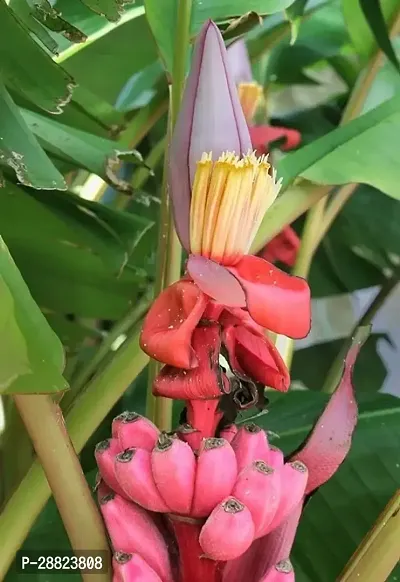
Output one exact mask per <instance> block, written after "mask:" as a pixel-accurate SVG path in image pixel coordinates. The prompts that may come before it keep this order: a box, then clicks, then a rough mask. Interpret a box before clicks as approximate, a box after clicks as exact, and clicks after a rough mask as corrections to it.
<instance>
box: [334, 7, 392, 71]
mask: <svg viewBox="0 0 400 582" xmlns="http://www.w3.org/2000/svg"><path fill="white" fill-rule="evenodd" d="M365 5H368V6H367V8H368V9H369V10H370V11H371V15H372V13H374V16H373V18H374V20H376V19H377V18H379V17H380V15H378V11H380V12H381V15H383V19H384V20H383V21H382V18H380V22H379V35H380V37H381V36H382V35H385V36H386V41H385V42H386V44H387V42H388V40H389V39H388V35H387V29H388V27H389V26H390V23H391V22H393V20H394V18H395V17H396V14H398V10H399V3H398V0H366V2H365ZM342 7H343V15H344V18H345V21H346V25H347V29H348V31H349V35H350V37H351V40H352V43H353V46H354V48H355V49H356V51H357V53H358V54H359V56H360V57H361V59H362V61H363V62H367V61H368V59H369V58H370V57H371V56H372V55H373V54H374V53H375V52H376V50H377V46H378V45H379V43H377V40H376V34H375V35H374V32H373V31H372V29H371V27H370V25H369V23H368V20H367V18H366V15H365V12H364V11H363V8H362V2H361V1H354V0H342ZM374 26H377V22H376V21H375V22H374ZM383 27H385V32H384V31H383ZM389 42H390V41H389Z"/></svg>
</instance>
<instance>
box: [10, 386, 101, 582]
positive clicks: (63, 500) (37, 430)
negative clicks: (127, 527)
mask: <svg viewBox="0 0 400 582" xmlns="http://www.w3.org/2000/svg"><path fill="white" fill-rule="evenodd" d="M14 401H15V404H16V406H17V408H18V411H19V413H20V415H21V418H22V420H23V422H24V424H25V427H26V429H27V431H28V433H29V436H30V437H31V439H32V442H33V446H34V448H35V450H36V454H37V456H38V460H39V461H40V463H41V465H42V467H43V470H44V472H45V475H46V479H47V481H48V484H49V485H50V487H51V490H52V493H53V495H54V499H55V502H56V504H57V507H58V510H59V512H60V515H61V518H62V520H63V523H64V526H65V529H66V531H67V534H68V537H69V539H70V542H71V546H72V548H73V549H74V550H90V551H93V553H94V554H95V553H96V552H97V551H101V552H107V554H108V552H109V547H108V543H107V538H106V533H105V530H104V526H103V522H102V519H101V517H100V514H99V512H98V510H97V507H96V505H95V502H94V500H93V498H92V495H91V492H90V489H89V486H88V484H87V482H86V479H85V476H84V474H83V472H82V468H81V465H80V463H79V460H78V457H77V456H76V453H75V451H74V448H73V446H72V443H71V441H70V439H69V436H68V433H67V431H66V429H65V425H64V419H63V416H62V412H61V409H60V407H59V406H58V405H57V404H56V403H55V402H53V400H52V399H51V397H50V396H46V395H43V394H23V395H22V394H21V395H20V394H16V395H14ZM31 495H32V493H31ZM21 507H22V509H23V510H24V509H25V504H22V505H21ZM7 535H9V532H8V534H7ZM2 539H3V538H2ZM82 577H83V579H84V580H87V581H89V580H96V581H98V582H106V581H108V580H111V576H110V574H107V573H98V572H97V573H95V574H82Z"/></svg>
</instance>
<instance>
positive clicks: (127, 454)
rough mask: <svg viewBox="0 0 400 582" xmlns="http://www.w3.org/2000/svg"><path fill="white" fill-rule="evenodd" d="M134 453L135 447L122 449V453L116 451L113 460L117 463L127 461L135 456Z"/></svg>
mask: <svg viewBox="0 0 400 582" xmlns="http://www.w3.org/2000/svg"><path fill="white" fill-rule="evenodd" d="M135 453H136V449H134V448H133V447H132V448H130V449H125V450H124V451H122V453H118V455H117V456H116V457H115V460H116V461H118V462H119V463H129V461H131V460H132V459H133V457H134V456H135Z"/></svg>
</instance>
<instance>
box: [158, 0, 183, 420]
mask: <svg viewBox="0 0 400 582" xmlns="http://www.w3.org/2000/svg"><path fill="white" fill-rule="evenodd" d="M191 14H192V0H178V10H177V23H176V41H175V48H174V61H173V67H172V87H171V93H170V117H169V120H168V128H167V133H168V136H169V137H170V136H171V135H172V131H173V128H174V126H175V123H176V120H177V118H178V114H179V108H180V104H181V99H182V93H183V89H184V86H185V76H186V63H187V52H188V46H189V42H190V21H191ZM167 156H168V151H166V153H165V163H164V179H163V196H162V209H161V212H162V217H165V222H163V224H161V225H160V238H159V246H158V255H157V256H158V258H159V261H160V263H157V267H158V269H159V271H158V273H159V274H160V276H159V277H158V279H157V283H156V287H157V289H156V290H157V291H159V292H161V290H162V289H165V288H166V287H168V285H171V284H172V283H174V282H175V281H176V280H178V279H179V277H180V274H181V261H182V250H181V246H180V243H179V240H178V237H177V236H176V233H175V228H174V221H173V217H172V209H171V207H170V205H169V201H168V195H167V192H166V189H167V188H166V174H167V163H168V162H167ZM157 295H158V293H157V294H156V296H157ZM159 367H160V366H159V364H158V362H153V361H152V362H151V364H150V366H149V376H148V390H147V413H148V414H150V416H151V418H153V419H154V422H155V423H156V424H157V426H159V428H160V429H162V430H170V429H171V419H172V401H171V400H170V399H167V398H158V399H157V401H155V400H154V396H153V395H152V386H153V382H154V379H155V377H156V375H157V373H158V371H159Z"/></svg>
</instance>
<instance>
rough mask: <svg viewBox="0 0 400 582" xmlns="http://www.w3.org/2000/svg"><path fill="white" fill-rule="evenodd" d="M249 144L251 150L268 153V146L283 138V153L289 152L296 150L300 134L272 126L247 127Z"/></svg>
mask: <svg viewBox="0 0 400 582" xmlns="http://www.w3.org/2000/svg"><path fill="white" fill-rule="evenodd" d="M249 131H250V138H251V143H252V144H253V148H255V149H257V150H260V151H263V153H266V152H267V151H268V145H269V144H270V143H271V142H273V141H277V140H278V139H281V138H285V143H284V144H282V146H281V149H282V150H283V151H289V150H292V149H293V148H296V147H297V146H298V145H299V143H300V141H301V134H300V133H299V132H298V131H296V130H295V129H288V128H287V127H275V126H273V125H253V126H252V127H249Z"/></svg>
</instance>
